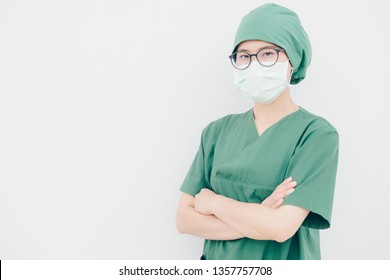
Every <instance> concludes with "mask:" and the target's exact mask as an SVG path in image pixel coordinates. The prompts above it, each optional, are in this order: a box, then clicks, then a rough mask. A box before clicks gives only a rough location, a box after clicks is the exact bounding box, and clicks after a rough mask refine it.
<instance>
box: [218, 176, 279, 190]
mask: <svg viewBox="0 0 390 280" xmlns="http://www.w3.org/2000/svg"><path fill="white" fill-rule="evenodd" d="M211 178H213V179H215V180H220V181H225V182H229V183H236V184H241V185H244V186H247V187H253V188H259V187H260V188H261V189H265V190H270V191H273V190H274V189H275V188H276V186H272V185H263V184H258V183H252V182H242V181H238V180H231V179H226V178H220V177H217V176H215V175H212V176H211V177H210V179H211Z"/></svg>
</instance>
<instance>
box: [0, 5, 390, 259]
mask: <svg viewBox="0 0 390 280" xmlns="http://www.w3.org/2000/svg"><path fill="white" fill-rule="evenodd" d="M276 2H277V3H279V4H281V5H284V6H286V7H288V8H290V9H292V10H294V11H295V12H297V13H298V15H299V17H300V19H301V21H302V24H303V26H304V27H305V29H306V31H307V33H308V35H309V37H310V39H311V42H312V46H313V59H312V64H311V66H310V68H309V70H308V74H307V78H306V79H305V80H304V81H303V82H302V83H300V84H299V85H297V86H295V87H293V89H292V92H293V98H294V100H295V101H296V102H297V103H298V104H299V105H301V106H302V107H304V108H305V109H307V110H309V111H311V112H313V113H315V114H318V115H320V116H323V117H325V118H326V119H328V120H329V121H330V122H331V123H332V124H333V125H334V126H335V127H336V128H337V129H338V131H339V134H340V158H339V170H338V176H337V186H336V193H335V201H334V207H333V224H332V227H331V229H329V230H326V231H323V232H322V255H323V259H390V253H389V252H390V241H389V238H388V237H389V236H390V223H389V214H390V206H389V203H388V200H389V196H390V190H389V187H390V184H389V180H388V177H387V175H388V174H389V167H390V149H389V145H390V144H389V143H390V135H389V128H390V125H389V121H390V113H389V109H388V108H389V101H390V98H389V94H390V93H389V90H388V81H389V79H390V77H389V75H390V71H389V65H390V59H389V50H390V41H389V31H388V26H390V19H389V14H388V13H389V11H390V8H389V6H390V5H389V2H388V1H385V0H384V1H373V0H372V1H309V0H305V1H287V0H286V1H276ZM263 3H265V2H263V1H205V0H204V1H179V0H176V1H175V0H165V1H157V0H154V1H147V0H145V1H126V0H122V1H120V0H106V1H103V0H95V1H93V0H90V1H87V0H82V1H81V0H62V1H49V0H47V1H43V0H39V1H38V0H37V1H27V0H24V1H22V0H12V1H11V0H7V1H5V0H0V259H198V258H199V256H200V254H201V250H202V240H201V239H198V238H196V237H192V236H186V235H180V234H178V233H177V232H176V228H175V212H176V206H177V202H178V199H179V196H180V192H179V187H180V185H181V183H182V181H183V180H184V177H185V175H186V173H187V171H188V168H189V166H190V164H191V162H192V160H193V157H194V156H195V153H196V151H197V148H198V145H199V141H200V133H201V131H202V129H203V128H204V127H205V126H206V125H207V124H208V123H210V122H211V121H213V120H215V119H217V118H220V117H222V116H224V115H226V114H230V113H241V112H244V111H246V110H248V109H249V108H250V107H251V106H252V103H251V102H250V101H248V100H247V99H246V98H245V97H244V96H243V95H242V94H240V93H238V92H237V91H236V90H235V89H234V85H233V74H232V67H231V65H230V62H229V60H228V55H229V54H230V52H231V50H232V47H233V39H234V34H235V31H236V29H237V27H238V24H239V22H240V20H241V18H242V17H243V16H244V15H245V14H246V13H248V12H249V11H250V10H252V9H254V8H256V7H257V6H259V5H260V4H263Z"/></svg>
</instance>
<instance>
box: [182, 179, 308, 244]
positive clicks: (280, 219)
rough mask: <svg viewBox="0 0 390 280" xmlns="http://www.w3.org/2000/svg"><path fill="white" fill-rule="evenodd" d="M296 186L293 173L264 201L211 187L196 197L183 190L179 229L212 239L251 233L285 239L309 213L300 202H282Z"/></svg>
mask: <svg viewBox="0 0 390 280" xmlns="http://www.w3.org/2000/svg"><path fill="white" fill-rule="evenodd" d="M295 186H296V182H294V181H292V178H291V177H290V178H288V179H286V180H285V181H284V182H282V183H281V184H280V185H279V186H278V187H277V188H276V189H275V191H274V192H273V193H272V194H271V195H270V196H269V197H268V198H266V199H265V200H264V201H263V202H262V203H261V204H259V203H246V202H240V201H237V200H234V199H231V198H228V197H225V196H222V195H219V194H216V193H214V192H213V191H211V190H209V189H202V190H201V191H200V192H199V193H198V194H197V195H196V196H195V197H193V196H191V195H189V194H186V193H183V194H182V197H181V199H180V202H179V206H178V210H177V217H176V225H177V228H178V231H179V232H180V233H187V234H191V235H195V236H198V237H202V238H204V239H211V240H233V239H239V238H243V237H248V238H252V239H259V240H275V241H278V242H284V241H285V240H287V239H289V238H291V237H292V236H293V235H294V233H295V232H296V231H297V230H298V228H299V226H300V225H301V224H302V222H303V221H304V219H305V218H306V216H307V215H308V214H309V211H308V210H306V209H303V208H300V207H297V206H293V205H283V206H281V204H282V203H283V198H284V197H286V196H287V195H289V194H290V193H291V192H292V191H293V190H294V187H295Z"/></svg>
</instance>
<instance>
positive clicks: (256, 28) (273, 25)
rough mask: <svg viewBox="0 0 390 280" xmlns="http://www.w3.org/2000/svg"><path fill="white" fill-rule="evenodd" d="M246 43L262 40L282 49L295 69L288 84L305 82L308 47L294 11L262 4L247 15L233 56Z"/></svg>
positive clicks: (240, 29) (308, 59)
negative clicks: (238, 47) (239, 46)
mask: <svg viewBox="0 0 390 280" xmlns="http://www.w3.org/2000/svg"><path fill="white" fill-rule="evenodd" d="M247 40H262V41H266V42H270V43H273V44H275V45H278V46H280V47H282V48H283V49H285V51H286V53H287V56H288V58H289V59H290V62H291V64H292V66H293V67H294V72H293V75H292V78H291V82H290V83H291V84H293V85H294V84H297V83H299V82H300V81H302V80H303V79H304V78H305V75H306V70H307V67H308V66H309V64H310V60H311V45H310V41H309V37H308V36H307V34H306V32H305V30H304V29H303V27H302V25H301V22H300V20H299V18H298V16H297V14H296V13H294V12H293V11H291V10H289V9H287V8H285V7H282V6H279V5H277V4H265V5H262V6H260V7H258V8H256V9H254V10H253V11H251V12H249V14H247V15H246V16H245V17H244V18H243V19H242V20H241V23H240V25H239V27H238V30H237V33H236V37H235V40H234V49H233V52H234V51H235V50H236V48H237V46H238V45H239V44H240V43H241V42H243V41H247Z"/></svg>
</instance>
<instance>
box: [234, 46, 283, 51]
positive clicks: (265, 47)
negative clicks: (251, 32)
mask: <svg viewBox="0 0 390 280" xmlns="http://www.w3.org/2000/svg"><path fill="white" fill-rule="evenodd" d="M267 48H277V49H281V48H280V47H278V46H271V45H269V46H264V47H261V48H259V49H258V50H257V51H259V50H262V49H267ZM237 52H249V50H246V49H240V48H238V49H237Z"/></svg>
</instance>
